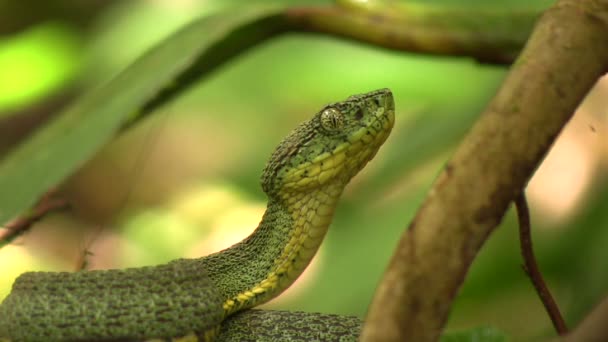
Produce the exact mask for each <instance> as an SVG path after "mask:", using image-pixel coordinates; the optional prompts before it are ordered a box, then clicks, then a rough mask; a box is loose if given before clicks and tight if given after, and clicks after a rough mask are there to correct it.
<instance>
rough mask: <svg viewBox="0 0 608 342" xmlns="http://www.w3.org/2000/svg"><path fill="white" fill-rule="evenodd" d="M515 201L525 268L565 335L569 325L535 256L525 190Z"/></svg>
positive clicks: (548, 310)
mask: <svg viewBox="0 0 608 342" xmlns="http://www.w3.org/2000/svg"><path fill="white" fill-rule="evenodd" d="M513 202H514V203H515V208H516V209H517V221H518V222H519V243H520V247H521V254H522V256H523V258H524V265H523V269H524V271H525V272H526V274H527V275H528V277H529V278H530V280H531V281H532V285H534V289H535V290H536V293H537V294H538V297H540V300H541V302H542V303H543V305H544V306H545V310H546V311H547V314H549V317H550V318H551V322H553V326H554V327H555V330H556V331H557V333H558V334H559V335H560V336H562V335H565V334H567V333H568V327H567V326H566V322H565V321H564V318H563V317H562V314H561V312H560V311H559V307H558V306H557V303H556V302H555V299H553V296H552V295H551V292H550V291H549V288H548V287H547V284H546V283H545V281H544V279H543V276H542V274H541V272H540V269H539V268H538V263H537V262H536V258H535V257H534V251H533V249H532V236H531V234H530V211H529V210H528V203H527V201H526V195H525V194H524V192H523V191H522V192H520V193H519V194H518V195H517V196H515V199H514V200H513Z"/></svg>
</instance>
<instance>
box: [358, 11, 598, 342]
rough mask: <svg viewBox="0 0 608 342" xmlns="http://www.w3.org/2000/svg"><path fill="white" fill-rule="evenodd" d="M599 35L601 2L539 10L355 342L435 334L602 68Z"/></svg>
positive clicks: (406, 238) (402, 247)
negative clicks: (519, 51)
mask: <svg viewBox="0 0 608 342" xmlns="http://www.w3.org/2000/svg"><path fill="white" fill-rule="evenodd" d="M564 23H568V24H567V25H564ZM607 35H608V1H607V0H562V1H559V2H558V3H557V4H556V5H555V6H554V7H552V8H551V9H550V10H548V11H547V12H546V13H545V14H544V15H543V16H542V18H541V20H540V21H539V23H538V25H537V26H536V28H535V30H534V32H533V34H532V36H531V38H530V40H529V41H528V43H527V45H526V47H525V49H524V51H523V52H522V55H521V56H520V57H519V58H518V60H517V62H516V63H515V64H514V66H513V67H512V70H511V72H510V73H509V75H508V77H507V78H506V80H505V82H504V83H503V86H502V87H501V89H500V90H499V92H498V94H497V95H496V97H495V98H494V99H493V101H492V102H491V103H490V104H489V106H488V107H487V109H486V110H485V112H484V113H483V114H482V116H481V117H480V119H479V120H478V121H477V122H476V124H475V125H474V126H473V127H472V129H471V131H470V132H469V134H468V135H467V137H466V138H465V140H464V141H463V142H462V144H461V145H460V146H459V148H458V150H457V151H456V152H455V154H454V156H453V157H452V158H451V160H450V161H449V162H448V163H447V165H446V167H445V169H444V170H443V172H442V173H441V174H440V175H439V177H438V178H437V180H436V181H435V183H434V185H433V188H432V189H431V191H430V192H429V195H428V196H427V198H426V200H425V201H424V203H423V204H422V206H421V207H420V209H419V210H418V212H417V214H416V216H415V218H414V219H413V221H412V222H411V224H410V226H409V229H408V230H407V231H406V232H405V233H404V235H403V236H402V238H401V241H400V242H399V245H398V247H397V251H396V252H395V254H394V255H393V258H392V260H391V262H390V265H389V267H388V270H387V271H386V273H385V275H384V278H383V280H382V282H381V284H380V285H379V287H378V289H377V292H376V294H375V297H374V300H373V302H372V305H371V307H370V310H369V313H368V317H367V321H366V325H365V326H364V328H363V332H362V341H420V342H423V341H436V340H437V339H438V338H439V335H440V333H441V331H442V329H443V328H444V325H445V323H446V321H447V318H448V315H449V312H450V308H451V306H452V300H453V299H454V297H455V295H456V294H457V292H458V290H459V288H460V286H461V284H462V282H463V280H464V277H465V275H466V272H467V271H468V268H469V266H470V265H471V263H472V262H473V259H474V258H475V255H476V254H477V252H478V251H479V249H480V248H481V246H482V245H483V243H484V242H485V240H486V239H487V237H488V236H489V235H490V233H492V231H493V230H494V228H495V227H496V226H497V225H498V224H499V223H500V221H501V220H502V217H503V215H504V213H505V212H506V210H507V208H508V206H509V204H510V202H511V201H512V200H513V199H514V197H515V196H516V195H517V193H519V192H520V191H521V190H522V189H523V188H524V186H525V184H526V183H527V181H528V180H529V178H530V177H531V175H532V174H533V172H534V170H535V169H536V167H537V166H538V165H539V163H540V162H541V160H542V159H543V157H544V155H545V154H546V153H547V151H548V150H549V148H550V147H551V144H552V143H553V141H554V140H555V137H556V136H557V135H558V134H559V132H560V131H561V129H562V128H563V126H564V125H565V124H566V123H567V122H568V120H569V119H570V118H571V116H572V114H573V113H574V111H575V109H576V107H577V105H578V104H579V103H580V102H581V100H582V99H583V98H584V96H585V94H587V92H588V91H589V90H590V89H591V87H592V86H593V84H594V83H595V81H596V80H597V79H598V78H599V77H600V76H601V75H602V74H603V73H604V72H605V71H606V70H607V67H608V65H607V64H608V41H607V40H606V39H605V37H606V36H607Z"/></svg>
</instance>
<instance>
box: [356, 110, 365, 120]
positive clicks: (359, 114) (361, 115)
mask: <svg viewBox="0 0 608 342" xmlns="http://www.w3.org/2000/svg"><path fill="white" fill-rule="evenodd" d="M362 118H363V109H362V108H359V109H357V112H356V113H355V119H357V120H361V119H362Z"/></svg>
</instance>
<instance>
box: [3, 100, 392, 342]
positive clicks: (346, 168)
mask: <svg viewBox="0 0 608 342" xmlns="http://www.w3.org/2000/svg"><path fill="white" fill-rule="evenodd" d="M393 124H394V101H393V96H392V93H391V92H390V90H388V89H380V90H376V91H372V92H369V93H366V94H361V95H354V96H351V97H349V98H347V99H346V100H344V101H341V102H336V103H331V104H329V105H327V106H325V107H323V108H322V109H321V110H320V111H319V112H318V113H316V114H315V115H314V116H313V117H312V118H311V119H310V120H308V121H306V122H304V123H302V124H300V125H299V126H298V127H297V128H296V129H295V130H293V131H292V132H291V133H290V134H289V135H288V136H287V137H286V138H284V139H283V141H282V142H281V143H280V144H279V146H278V147H277V148H276V150H275V151H274V153H273V154H272V156H271V157H270V160H269V162H268V163H267V164H266V167H265V168H264V171H263V174H262V179H261V182H262V189H263V190H264V192H265V193H266V195H267V196H268V204H267V209H266V212H265V213H264V216H263V218H262V221H261V222H260V224H259V226H258V227H257V228H256V230H255V231H254V232H253V233H252V234H251V235H249V236H248V237H247V238H245V239H244V240H242V241H241V242H239V243H237V244H235V245H233V246H232V247H229V248H227V249H225V250H223V251H220V252H217V253H214V254H211V255H209V256H206V257H202V258H198V259H178V260H174V261H171V262H169V263H167V264H164V265H159V266H151V267H141V268H130V269H123V270H96V271H80V272H75V273H68V272H28V273H24V274H22V275H21V276H19V277H18V278H17V280H16V281H15V283H14V284H13V288H12V291H11V293H10V294H9V295H8V296H7V297H6V299H5V300H4V301H3V302H2V304H1V305H0V341H14V342H17V341H141V340H160V341H212V340H213V339H214V337H215V335H216V334H217V332H218V329H219V327H220V325H221V323H222V321H223V320H225V319H226V318H227V317H228V316H230V315H232V314H234V313H236V312H238V311H241V310H244V309H248V308H251V307H254V306H256V305H259V304H262V303H264V302H267V301H269V300H270V299H272V298H274V297H276V296H277V295H279V294H280V293H281V292H283V291H284V290H285V289H287V288H288V287H289V286H290V285H291V284H292V283H293V282H294V281H295V280H296V279H297V278H298V276H299V275H300V274H301V273H302V272H303V271H304V269H305V268H306V266H307V265H308V264H309V263H310V261H311V260H312V258H313V256H314V255H315V253H316V251H317V249H318V248H319V245H320V244H321V241H322V239H323V237H324V236H325V233H326V232H327V229H328V226H329V224H330V222H331V220H332V217H333V213H334V210H335V208H336V205H337V202H338V199H339V197H340V195H341V194H342V191H343V190H344V187H345V186H346V185H347V183H348V182H349V181H350V179H351V178H352V177H353V176H355V174H357V173H358V172H359V171H360V170H361V169H362V168H363V167H364V166H365V165H366V164H367V162H369V161H370V160H371V159H372V158H373V157H374V155H375V154H376V152H377V151H378V149H379V148H380V146H381V145H382V144H383V143H384V141H385V140H386V138H387V137H388V135H389V133H390V131H391V129H392V127H393Z"/></svg>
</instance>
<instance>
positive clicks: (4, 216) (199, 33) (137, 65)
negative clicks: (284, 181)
mask: <svg viewBox="0 0 608 342" xmlns="http://www.w3.org/2000/svg"><path fill="white" fill-rule="evenodd" d="M280 13H281V12H280V10H279V9H278V8H276V7H267V8H256V9H242V8H241V9H239V11H231V12H223V13H219V14H216V15H213V16H209V17H204V18H201V19H198V20H196V21H194V22H192V23H191V24H189V25H187V26H186V27H184V28H183V29H181V30H179V31H178V32H176V33H175V34H173V35H171V36H170V37H168V38H167V39H165V40H163V41H162V42H161V43H159V44H158V45H157V46H155V47H153V48H152V49H151V50H149V51H148V52H147V53H146V54H144V55H143V56H142V57H140V58H139V59H138V60H136V61H135V62H134V63H133V64H131V65H130V66H129V67H128V68H126V69H125V70H124V71H123V72H121V73H120V74H118V75H117V76H116V77H114V78H113V79H112V80H111V81H110V82H108V83H106V84H104V85H103V86H101V87H99V88H97V89H95V90H93V91H91V92H90V93H88V94H87V95H85V96H83V97H82V98H81V99H80V100H79V101H77V102H76V103H74V104H73V105H72V106H71V107H70V108H68V109H67V110H66V111H64V112H63V113H61V114H60V115H59V116H57V118H56V119H55V120H54V121H53V122H51V123H50V124H48V125H46V126H45V127H43V128H41V129H40V130H39V131H38V132H36V134H35V135H33V136H32V137H31V138H29V139H28V140H27V141H25V142H24V143H23V144H21V145H20V146H18V147H17V148H16V149H15V150H13V151H11V153H9V154H8V155H7V156H6V157H5V158H4V159H2V160H1V161H0V189H2V191H1V192H0V222H6V221H8V220H9V219H11V218H13V217H15V216H16V215H18V214H19V213H21V212H23V211H24V210H25V209H27V208H29V207H30V206H31V205H33V203H34V202H35V200H36V199H37V198H38V197H39V196H40V195H41V194H43V193H44V192H45V191H47V189H49V188H50V187H52V186H54V185H56V184H57V183H59V182H60V181H62V180H63V179H64V178H66V177H67V176H69V175H70V174H71V173H72V172H73V171H74V170H75V169H77V168H78V167H79V166H81V165H82V164H83V163H84V162H85V161H86V160H87V159H89V158H90V157H91V156H92V155H93V154H94V153H95V151H97V150H98V149H99V148H100V147H101V146H102V145H103V144H104V143H105V142H107V141H108V140H109V139H111V138H112V137H113V136H114V135H115V134H116V132H117V131H118V130H119V129H120V128H121V126H123V125H125V124H126V123H127V122H128V120H129V118H130V117H132V116H133V115H134V114H138V111H140V110H141V109H142V108H145V109H146V110H148V111H150V110H152V109H154V108H156V107H158V106H160V105H162V104H164V103H166V102H167V101H169V100H171V99H173V98H174V97H175V96H176V95H177V94H178V93H180V92H182V91H183V90H184V89H186V88H187V87H188V86H189V85H191V84H192V83H194V82H195V81H197V80H200V79H201V78H202V77H203V76H205V75H207V74H209V73H210V72H211V71H214V70H216V69H217V67H218V66H220V65H221V64H223V63H224V62H226V61H227V60H229V59H230V58H231V57H234V56H236V55H238V54H240V53H242V52H243V51H245V50H246V49H248V48H250V47H253V46H255V45H256V44H258V43H260V42H262V41H264V40H265V39H267V38H269V37H272V36H275V35H277V34H279V33H281V32H283V31H285V26H284V21H283V19H282V17H281V16H280ZM117 48H119V47H117Z"/></svg>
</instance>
